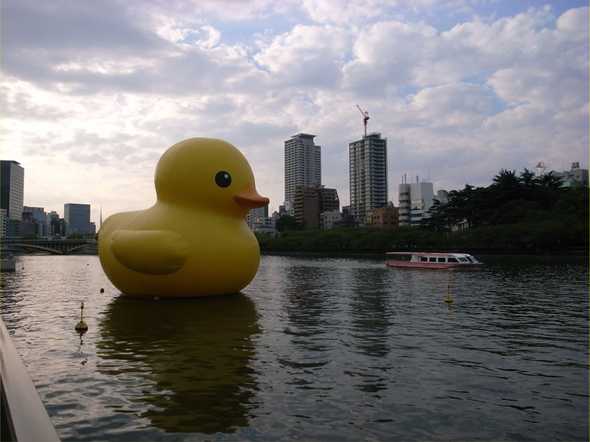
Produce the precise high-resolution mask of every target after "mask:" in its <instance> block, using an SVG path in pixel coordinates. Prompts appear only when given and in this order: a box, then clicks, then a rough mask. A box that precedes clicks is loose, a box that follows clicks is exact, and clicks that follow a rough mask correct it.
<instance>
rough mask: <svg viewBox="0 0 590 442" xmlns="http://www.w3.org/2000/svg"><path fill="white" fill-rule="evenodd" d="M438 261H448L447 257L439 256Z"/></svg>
mask: <svg viewBox="0 0 590 442" xmlns="http://www.w3.org/2000/svg"><path fill="white" fill-rule="evenodd" d="M438 262H447V260H446V258H438Z"/></svg>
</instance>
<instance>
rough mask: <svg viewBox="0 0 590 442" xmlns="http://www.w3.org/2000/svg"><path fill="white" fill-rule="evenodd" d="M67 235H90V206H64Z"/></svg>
mask: <svg viewBox="0 0 590 442" xmlns="http://www.w3.org/2000/svg"><path fill="white" fill-rule="evenodd" d="M64 220H65V222H66V234H68V235H72V234H74V233H78V234H80V235H88V234H89V233H91V232H90V204H73V203H67V204H64Z"/></svg>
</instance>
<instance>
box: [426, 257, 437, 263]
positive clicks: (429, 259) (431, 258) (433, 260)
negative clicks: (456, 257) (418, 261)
mask: <svg viewBox="0 0 590 442" xmlns="http://www.w3.org/2000/svg"><path fill="white" fill-rule="evenodd" d="M428 261H430V262H436V258H434V257H430V258H428Z"/></svg>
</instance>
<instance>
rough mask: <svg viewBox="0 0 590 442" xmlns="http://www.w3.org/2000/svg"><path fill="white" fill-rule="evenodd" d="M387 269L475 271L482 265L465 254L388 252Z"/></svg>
mask: <svg viewBox="0 0 590 442" xmlns="http://www.w3.org/2000/svg"><path fill="white" fill-rule="evenodd" d="M387 255H389V256H391V257H392V258H394V257H396V258H397V259H390V260H388V261H387V262H386V263H385V264H386V265H387V266H389V267H398V268H407V269H477V268H480V267H481V265H482V263H481V262H480V261H478V260H477V259H475V258H474V257H473V256H471V255H468V254H467V253H434V252H388V253H387Z"/></svg>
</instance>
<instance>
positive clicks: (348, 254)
mask: <svg viewBox="0 0 590 442" xmlns="http://www.w3.org/2000/svg"><path fill="white" fill-rule="evenodd" d="M392 251H402V250H392ZM403 251H404V252H405V251H408V250H403ZM416 251H420V252H429V251H431V252H444V253H455V252H464V253H469V254H471V255H476V256H520V257H576V258H586V260H588V258H589V254H588V250H584V249H571V250H548V251H542V252H538V253H532V252H531V251H530V250H475V249H466V250H461V251H459V250H457V249H450V250H444V249H437V250H425V249H420V250H418V249H416ZM408 252H411V251H408ZM260 253H261V254H262V255H263V256H265V255H266V256H294V257H298V256H300V257H317V258H370V259H385V258H387V255H386V253H387V252H383V253H376V252H363V251H356V252H355V251H345V252H329V251H326V252H318V251H278V250H261V252H260Z"/></svg>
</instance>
